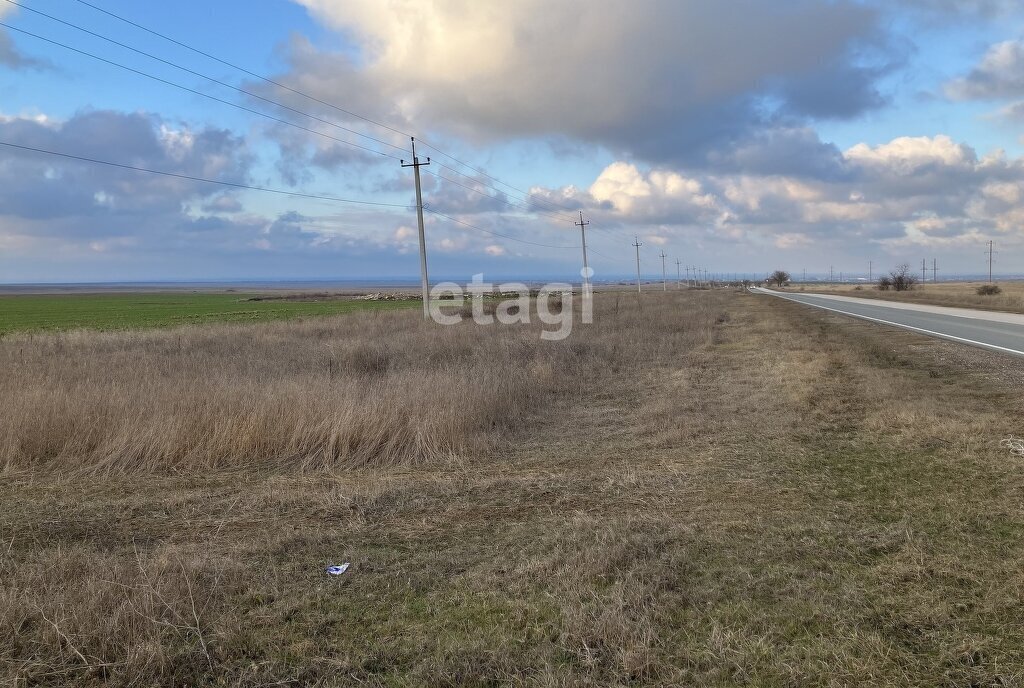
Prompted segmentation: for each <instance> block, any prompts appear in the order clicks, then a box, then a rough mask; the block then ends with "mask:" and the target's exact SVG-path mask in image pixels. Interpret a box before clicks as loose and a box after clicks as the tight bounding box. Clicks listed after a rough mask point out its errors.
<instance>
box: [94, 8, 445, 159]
mask: <svg viewBox="0 0 1024 688" xmlns="http://www.w3.org/2000/svg"><path fill="white" fill-rule="evenodd" d="M75 1H76V2H78V3H79V4H82V5H85V6H86V7H90V8H92V9H94V10H96V11H97V12H101V13H102V14H105V15H107V16H109V17H113V18H114V19H117V20H118V21H121V22H124V23H125V24H128V25H130V26H134V27H135V28H137V29H140V30H142V31H145V32H146V33H148V34H151V35H153V36H156V37H157V38H162V39H163V40H165V41H168V42H170V43H173V44H175V45H177V46H180V47H182V48H185V49H186V50H191V51H192V52H194V53H196V54H197V55H202V56H203V57H206V58H208V59H211V60H213V61H214V62H219V63H220V64H222V65H224V66H226V67H231V68H232V69H237V70H238V71H240V72H242V73H244V74H248V75H249V76H251V77H253V78H254V79H259V80H260V81H263V82H265V83H268V84H271V85H273V86H277V87H278V88H282V89H284V90H286V91H289V92H290V93H294V94H295V95H299V96H302V97H303V98H307V99H309V100H311V101H313V102H314V103H319V104H320V105H324V106H326V107H329V108H331V109H333V110H336V111H338V112H341V113H344V114H346V115H349V116H351V117H355V118H356V119H360V120H362V121H364V122H368V123H369V124H373V125H376V126H378V127H381V128H382V129H387V130H388V131H390V132H393V133H395V134H401V135H402V136H412V135H411V134H409V133H408V132H404V131H401V130H399V129H395V128H394V127H391V126H388V125H387V124H383V123H382V122H378V121H376V120H373V119H370V118H369V117H364V116H363V115H360V114H358V113H355V112H352V111H351V110H346V109H345V108H342V107H339V106H337V105H335V104H333V103H329V102H327V101H325V100H320V99H319V98H316V97H314V96H311V95H309V94H308V93H303V92H302V91H299V90H297V89H294V88H292V87H291V86H287V85H285V84H282V83H280V82H278V81H275V80H274V79H271V78H269V77H266V76H263V75H261V74H257V73H256V72H253V71H250V70H248V69H246V68H245V67H240V66H238V65H236V64H233V63H231V62H228V61H227V60H224V59H222V58H219V57H217V56H216V55H211V54H210V53H208V52H205V51H203V50H200V49H199V48H195V47H193V46H191V45H189V44H187V43H184V42H182V41H179V40H177V39H174V38H171V37H170V36H168V35H166V34H163V33H160V32H159V31H155V30H153V29H150V28H148V27H146V26H143V25H142V24H138V23H136V22H134V21H132V20H131V19H127V18H125V17H122V16H121V15H119V14H115V13H114V12H111V11H110V10H106V9H103V8H102V7H100V6H98V5H94V4H92V3H91V2H86V0H75ZM421 143H422V141H421ZM430 147H431V148H434V147H433V146H430ZM434 150H437V149H436V148H435V149H434Z"/></svg>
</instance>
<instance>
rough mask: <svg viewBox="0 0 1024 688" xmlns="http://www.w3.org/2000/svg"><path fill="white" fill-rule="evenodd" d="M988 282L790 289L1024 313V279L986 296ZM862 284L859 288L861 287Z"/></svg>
mask: <svg viewBox="0 0 1024 688" xmlns="http://www.w3.org/2000/svg"><path fill="white" fill-rule="evenodd" d="M986 284H988V283H987V282H937V283H931V282H925V283H924V284H918V285H917V286H915V287H914V288H913V289H912V290H910V291H899V292H897V291H879V290H878V289H877V288H875V287H874V286H873V285H870V284H863V285H855V284H835V285H828V284H823V285H807V286H805V287H804V286H796V285H794V286H790V287H789V288H788V289H786V291H796V292H799V291H810V292H814V293H815V294H838V295H840V296H857V297H863V298H868V299H881V300H884V301H906V302H908V303H923V304H928V305H931V306H953V307H955V308H978V309H981V310H991V311H1007V312H1010V313H1024V282H999V287H1000V288H1001V289H1002V293H1000V294H993V295H988V296H982V295H981V294H978V287H980V286H982V285H986ZM858 286H859V287H861V288H860V289H857V287H858Z"/></svg>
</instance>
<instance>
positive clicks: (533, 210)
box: [0, 0, 575, 220]
mask: <svg viewBox="0 0 1024 688" xmlns="http://www.w3.org/2000/svg"><path fill="white" fill-rule="evenodd" d="M5 1H6V2H8V3H10V4H12V5H15V6H17V7H20V8H22V9H25V10H28V11H30V12H34V13H36V14H38V15H40V16H43V17H46V18H48V19H51V20H52V21H55V22H58V23H60V24H63V25H65V26H69V27H71V28H74V29H76V30H78V31H82V32H84V33H86V34H89V35H91V36H95V37H97V38H99V39H101V40H104V41H107V42H109V43H111V44H113V45H117V46H120V47H122V48H125V49H127V50H131V51H133V52H135V53H137V54H139V55H142V56H144V57H147V58H150V59H152V60H156V61H158V62H161V63H163V64H166V65H169V66H171V67H174V68H175V69H179V70H181V71H183V72H186V73H188V74H192V75H194V76H197V77H200V78H202V79H206V80H208V81H210V82H212V83H215V84H218V85H220V86H224V87H226V88H230V89H232V90H235V91H237V92H239V93H242V94H243V95H246V96H249V97H252V98H255V99H258V100H262V101H264V102H266V103H269V104H271V105H274V106H276V107H280V108H282V109H284V110H288V111H291V112H294V113H296V114H299V115H302V116H303V117H308V118H309V119H312V120H314V121H317V122H321V123H323V124H327V125H329V126H332V127H335V128H337V129H340V130H342V131H345V132H348V133H351V134H355V135H356V136H361V137H363V138H366V139H368V140H370V141H373V142H375V143H379V144H381V145H384V146H389V147H391V148H394V149H396V150H400V151H405V148H403V147H402V146H398V145H395V144H393V143H390V142H388V141H383V140H381V139H378V138H375V137H373V136H370V135H368V134H364V133H362V132H359V131H356V130H354V129H349V128H348V127H344V126H342V125H339V124H337V123H336V122H332V121H330V120H327V119H324V118H322V117H318V116H316V115H313V114H310V113H308V112H305V111H302V110H299V109H297V108H293V107H291V106H288V105H285V104H283V103H280V102H278V101H276V100H273V99H270V98H266V97H264V96H261V95H259V94H256V93H253V92H252V91H249V90H246V89H244V88H240V87H238V86H235V85H233V84H230V83H228V82H225V81H222V80H220V79H217V78H215V77H211V76H209V75H207V74H203V73H201V72H197V71H195V70H193V69H190V68H188V67H184V66H182V65H179V64H177V63H175V62H172V61H170V60H166V59H163V58H161V57H158V56H156V55H153V54H152V53H148V52H146V51H143V50H140V49H138V48H135V47H133V46H131V45H128V44H126V43H122V42H120V41H117V40H114V39H112V38H109V37H107V36H103V35H102V34H99V33H96V32H94V31H91V30H89V29H86V28H83V27H81V26H78V25H76V24H73V23H71V22H68V21H65V20H63V19H60V18H59V17H55V16H53V15H50V14H47V13H45V12H41V11H39V10H36V9H33V8H31V7H28V6H27V5H24V4H21V3H19V2H16V0H5ZM0 25H4V24H2V22H0ZM5 26H6V25H5ZM8 28H12V29H14V30H16V31H21V32H22V33H25V34H26V35H29V36H32V37H33V38H37V39H39V40H43V41H47V42H49V43H52V44H54V45H58V46H60V47H63V48H65V49H67V50H72V51H75V52H78V53H80V54H83V55H86V56H88V57H91V58H93V59H97V60H100V61H103V62H105V63H107V64H111V65H113V66H116V67H119V68H121V69H125V70H127V71H130V72H133V73H135V74H138V75H140V76H144V77H146V78H149V79H153V80H155V81H158V82H160V83H164V84H166V85H169V86H173V87H175V88H180V89H183V90H186V91H188V92H190V93H194V94H197V95H200V96H203V97H206V98H209V99H211V100H214V101H216V102H219V103H223V104H226V105H230V106H231V107H236V108H238V109H241V110H244V111H246V112H250V113H253V114H257V115H259V116H262V117H267V118H269V119H272V120H274V121H276V122H279V123H282V124H286V125H288V126H293V127H295V128H298V129H300V130H302V131H305V132H308V133H312V134H316V135H318V136H324V137H325V138H328V139H331V140H333V141H337V142H339V143H344V144H346V145H350V146H353V147H356V148H360V149H362V150H366V151H369V152H372V153H376V154H379V155H383V156H386V157H396V156H393V155H390V156H389V155H388V154H387V153H383V152H381V151H377V150H374V149H372V148H368V147H365V146H361V145H359V144H355V143H352V142H351V141H346V140H344V139H339V138H336V137H333V136H330V135H327V134H324V133H323V132H319V131H316V130H314V129H309V128H307V127H302V126H301V125H297V124H295V123H293V122H290V121H287V120H282V119H280V118H277V117H274V116H272V115H268V114H267V113H263V112H260V111H256V110H252V109H250V108H247V107H244V106H241V105H238V104H237V103H233V102H230V101H226V100H223V99H221V98H217V97H215V96H211V95H209V94H206V93H202V92H199V91H196V90H194V89H191V88H189V87H187V86H184V85H182V84H177V83H175V82H172V81H169V80H166V79H162V78H161V77H157V76H155V75H152V74H148V73H146V72H142V71H141V70H137V69H134V68H132V67H129V66H126V65H123V64H120V63H117V62H114V61H113V60H107V59H106V58H102V57H100V56H98V55H94V54H92V53H89V52H87V51H84V50H80V49H78V48H74V47H72V46H69V45H66V44H63V43H60V42H58V41H54V40H51V39H48V38H46V37H44V36H40V35H37V34H34V33H31V32H28V31H24V30H22V29H17V28H15V27H10V26H9V27H8ZM431 148H433V146H431ZM435 162H436V161H435ZM438 164H439V165H440V166H441V167H444V168H445V169H448V170H450V171H452V172H454V173H455V174H458V175H460V176H463V177H467V178H470V179H472V178H471V177H469V175H466V174H464V173H462V172H459V171H458V170H456V169H454V168H452V167H450V166H448V165H444V164H442V163H438ZM424 171H425V172H427V173H428V174H433V175H434V176H436V177H439V178H441V179H444V180H446V181H448V182H449V183H452V184H456V185H457V186H461V187H462V188H465V189H467V190H469V191H472V192H473V193H477V194H480V195H482V196H484V197H486V198H492V199H495V200H498V201H500V202H502V203H505V204H506V205H508V206H510V207H514V208H521V209H523V210H525V211H526V212H530V213H536V214H546V215H548V216H551V217H555V218H558V219H560V220H567V219H573V220H574V219H575V218H571V217H570V216H566V215H562V214H560V213H556V212H553V211H549V210H543V209H540V208H536V207H532V208H531V207H530V206H528V205H525V204H518V205H517V204H516V203H513V202H512V201H509V200H507V198H505V197H504V196H506V194H505V192H503V191H500V190H499V189H497V188H495V187H493V186H489V185H486V184H482V183H480V182H479V180H476V179H473V181H474V182H475V183H479V184H480V185H481V186H484V187H485V188H489V189H492V190H494V191H496V192H497V193H499V194H501V196H492V195H491V194H488V193H486V192H484V191H481V190H480V189H477V188H474V187H471V186H469V185H467V184H462V183H461V182H458V181H456V180H454V179H450V178H448V177H444V176H442V175H440V174H437V173H433V172H429V171H428V170H424Z"/></svg>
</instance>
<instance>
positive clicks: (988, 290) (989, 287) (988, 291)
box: [977, 284, 1003, 296]
mask: <svg viewBox="0 0 1024 688" xmlns="http://www.w3.org/2000/svg"><path fill="white" fill-rule="evenodd" d="M1002 293H1003V290H1002V289H1001V288H1000V287H999V285H998V284H983V285H981V286H980V287H978V289H977V294H978V296H995V295H996V294H1002Z"/></svg>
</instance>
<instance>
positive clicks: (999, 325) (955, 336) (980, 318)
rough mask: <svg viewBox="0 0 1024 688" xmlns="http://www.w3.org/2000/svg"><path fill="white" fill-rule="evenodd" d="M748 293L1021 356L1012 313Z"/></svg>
mask: <svg viewBox="0 0 1024 688" xmlns="http://www.w3.org/2000/svg"><path fill="white" fill-rule="evenodd" d="M751 291H753V292H754V293H758V294H765V295H771V296H774V297H777V298H782V299H788V300H790V301H796V302H797V303H803V304H806V305H808V306H813V307H815V308H823V309H825V310H828V311H832V312H834V313H841V314H843V315H849V316H852V317H854V318H861V319H863V320H870V321H872V322H877V323H880V324H884V325H892V326H894V327H901V328H903V329H907V330H913V331H914V332H920V333H921V334H926V335H930V336H932V337H940V338H942V339H950V340H952V341H955V342H962V343H964V344H971V345H973V346H980V347H982V348H985V349H992V350H994V351H1002V352H1004V353H1009V354H1015V355H1017V356H1024V315H1018V314H1016V313H995V312H990V311H976V310H971V309H969V308H945V307H942V306H923V305H919V304H916V303H915V304H911V303H895V302H890V301H878V300H874V299H859V298H855V297H848V296H831V295H825V294H803V293H800V294H794V293H788V292H786V293H783V292H777V291H773V290H771V289H761V288H758V287H755V288H754V289H751Z"/></svg>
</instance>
